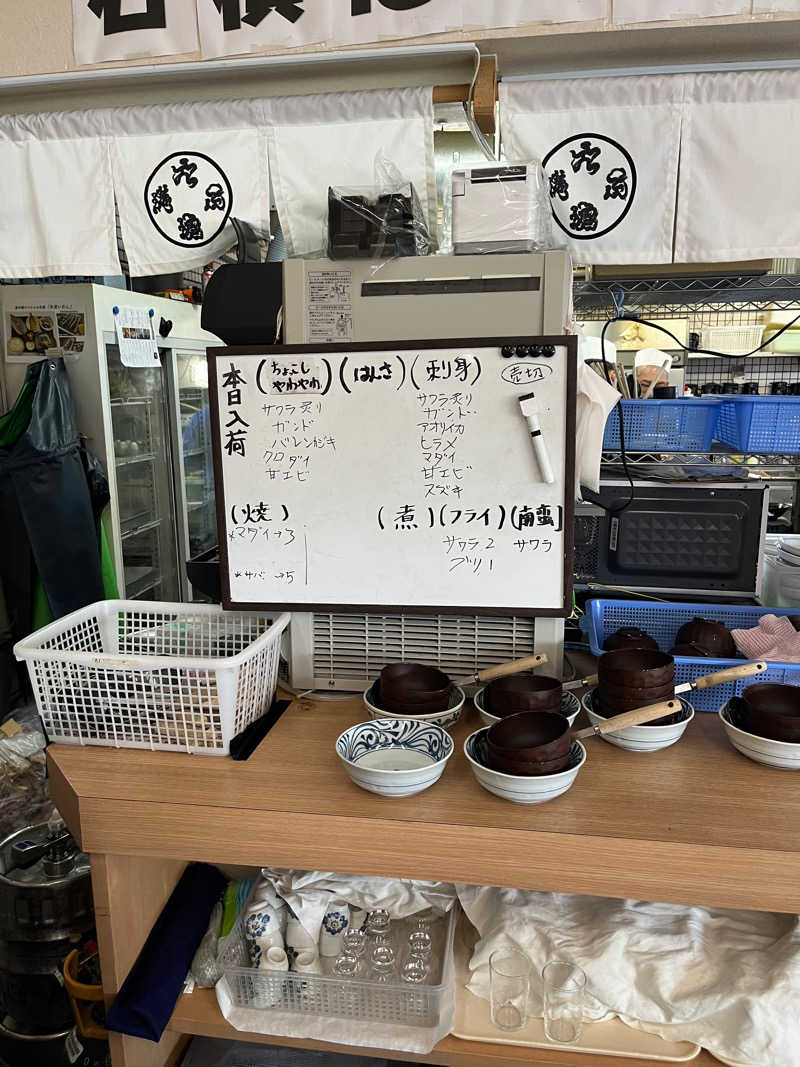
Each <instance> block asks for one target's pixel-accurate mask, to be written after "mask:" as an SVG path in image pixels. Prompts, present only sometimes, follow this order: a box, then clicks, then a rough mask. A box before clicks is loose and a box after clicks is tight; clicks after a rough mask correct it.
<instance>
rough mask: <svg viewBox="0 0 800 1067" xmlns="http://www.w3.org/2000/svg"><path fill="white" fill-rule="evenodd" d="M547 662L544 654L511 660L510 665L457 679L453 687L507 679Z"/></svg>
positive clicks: (502, 665)
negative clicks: (509, 676) (510, 675)
mask: <svg viewBox="0 0 800 1067" xmlns="http://www.w3.org/2000/svg"><path fill="white" fill-rule="evenodd" d="M547 662H549V661H548V659H547V656H546V655H545V654H544V653H543V652H534V654H533V655H532V656H525V658H524V659H514V660H510V661H509V662H508V663H500V664H498V665H497V666H496V667H487V668H486V670H485V671H478V672H477V673H476V674H468V675H467V677H466V678H459V679H457V680H456V681H455V682H453V685H458V686H463V685H474V684H475V683H480V682H491V681H494V679H495V678H506V677H508V675H509V674H521V673H522V672H523V671H530V670H532V669H533V668H534V667H541V666H542V664H543V663H547Z"/></svg>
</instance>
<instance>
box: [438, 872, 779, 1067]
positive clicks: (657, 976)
mask: <svg viewBox="0 0 800 1067" xmlns="http://www.w3.org/2000/svg"><path fill="white" fill-rule="evenodd" d="M457 889H458V895H459V898H460V900H461V904H462V906H463V908H464V910H465V912H466V913H467V916H468V917H469V919H470V921H471V922H472V923H473V925H474V926H475V927H476V928H477V930H478V932H479V933H480V935H481V940H480V941H479V942H478V944H477V945H476V947H475V953H474V955H473V957H472V961H471V963H470V969H471V971H472V978H471V980H470V983H469V986H468V988H469V989H470V990H471V992H473V993H474V994H475V995H476V996H479V997H483V998H484V999H488V997H489V956H490V955H491V953H492V952H493V951H495V950H496V949H509V948H515V949H521V950H522V951H523V952H526V953H527V954H528V956H529V957H530V960H531V962H532V964H533V970H534V981H533V983H532V990H531V1004H530V1010H531V1013H532V1014H533V1015H534V1016H539V1017H540V1016H541V1015H542V1001H541V997H542V990H541V980H540V979H539V978H538V976H539V975H540V974H541V971H542V968H543V967H544V965H545V964H546V963H547V962H548V961H549V960H552V959H562V960H568V961H570V962H572V963H574V964H577V965H578V966H579V967H581V968H582V969H583V970H584V971H585V972H586V975H587V990H588V991H589V996H588V998H587V1000H588V1005H587V1015H588V1017H589V1018H591V1019H602V1018H607V1017H609V1016H613V1015H619V1017H620V1018H621V1019H622V1020H623V1022H625V1023H627V1024H628V1025H630V1026H635V1027H637V1028H639V1029H641V1030H644V1031H646V1032H647V1033H653V1034H659V1035H660V1036H662V1037H664V1038H667V1039H668V1040H670V1041H693V1042H695V1043H697V1044H698V1045H702V1046H703V1047H704V1048H707V1049H708V1050H709V1051H710V1052H712V1053H714V1054H718V1055H721V1056H724V1057H726V1058H727V1059H730V1060H735V1061H737V1062H743V1063H750V1064H758V1065H759V1067H789V1065H790V1064H794V1063H796V1062H797V1049H798V1048H800V1015H798V1012H797V999H798V996H800V926H799V920H798V917H797V916H796V915H776V914H773V913H771V912H749V911H748V912H745V911H727V910H723V909H721V908H699V907H694V908H688V907H682V906H680V905H677V904H652V903H642V902H641V901H634V900H607V899H603V898H600V897H582V896H565V895H561V894H558V893H531V892H523V891H520V890H513V889H488V888H480V887H476V886H458V887H457Z"/></svg>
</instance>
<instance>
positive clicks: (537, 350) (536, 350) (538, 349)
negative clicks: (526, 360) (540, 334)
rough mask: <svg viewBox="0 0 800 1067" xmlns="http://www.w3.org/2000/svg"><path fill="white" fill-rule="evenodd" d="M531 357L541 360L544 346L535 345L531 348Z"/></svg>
mask: <svg viewBox="0 0 800 1067" xmlns="http://www.w3.org/2000/svg"><path fill="white" fill-rule="evenodd" d="M531 355H532V356H533V358H534V359H540V358H541V355H542V346H541V345H533V346H532V347H531Z"/></svg>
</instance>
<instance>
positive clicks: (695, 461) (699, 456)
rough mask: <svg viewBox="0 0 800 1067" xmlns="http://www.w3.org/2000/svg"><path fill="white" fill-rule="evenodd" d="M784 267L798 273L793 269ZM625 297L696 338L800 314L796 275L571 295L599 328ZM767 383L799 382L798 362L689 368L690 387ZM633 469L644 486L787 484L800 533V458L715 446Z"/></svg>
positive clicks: (769, 357) (580, 289)
mask: <svg viewBox="0 0 800 1067" xmlns="http://www.w3.org/2000/svg"><path fill="white" fill-rule="evenodd" d="M782 266H786V267H790V268H795V269H796V264H795V262H794V261H789V262H788V263H786V262H784V263H783V264H782ZM620 290H622V291H623V292H624V308H625V309H626V310H627V311H630V312H634V313H636V314H637V315H640V316H642V317H643V318H649V319H664V318H682V319H687V320H688V323H689V329H690V330H691V331H696V332H700V331H701V330H702V329H703V327H707V326H739V325H742V326H743V325H749V324H753V323H754V322H755V321H756V320H757V318H758V317H759V316H761V315H762V313H763V312H765V311H770V310H772V311H784V312H787V311H788V312H795V313H796V314H800V273H792V272H791V271H790V270H786V271H783V272H781V273H774V274H758V275H738V276H730V275H704V276H699V277H685V278H674V277H668V278H658V277H652V278H621V279H618V280H613V279H608V280H606V279H602V280H599V279H592V278H587V279H585V280H576V281H575V283H574V287H573V293H574V301H575V314H576V317H577V318H579V319H584V320H587V319H591V320H595V321H601V320H603V319H605V318H606V317H607V316H608V314H609V313H610V311H611V310H612V309H613V307H614V300H613V299H612V293H615V294H619V292H620ZM745 366H746V367H747V375H748V377H750V376H752V377H753V378H757V379H758V380H759V381H760V382H762V383H766V382H767V381H771V380H773V379H782V378H786V379H787V380H790V381H791V380H794V381H800V358H798V357H797V356H786V355H781V354H778V353H771V352H770V353H765V354H764V356H763V357H760V358H759V359H758V360H757V361H754V362H752V363H749V364H748V363H747V361H746V359H745V357H742V358H741V359H737V360H724V361H723V360H721V359H715V358H713V357H710V358H704V357H696V358H692V357H691V354H690V359H689V360H687V377H688V378H689V379H690V380H691V381H695V379H696V380H697V381H698V382H702V381H715V380H721V381H726V380H731V378H732V376H733V375H734V374H741V373H743V371H744V369H745ZM626 459H627V462H628V466H629V468H630V469H631V470H632V471H633V470H635V472H636V474H637V475H638V476H639V477H641V478H648V477H649V478H655V479H669V480H673V479H675V478H688V479H691V478H695V477H699V476H705V477H713V476H715V474H716V471H717V470H718V471H719V476H721V477H733V478H748V479H749V478H763V479H765V480H767V481H770V482H771V483H773V484H774V485H777V483H783V484H784V485H786V484H787V483H788V484H789V485H790V486H791V494H792V497H793V499H794V505H793V507H792V517H793V526H794V528H795V529H796V530H797V531H800V455H787V454H779V455H764V454H752V455H742V454H740V453H735V452H734V451H733V450H732V449H729V450H726V448H725V446H724V445H720V444H718V443H715V445H714V448H713V450H712V451H711V452H701V453H687V452H675V453H669V452H626ZM621 465H622V456H621V454H620V453H619V452H604V453H603V467H604V469H605V470H606V472H607V473H610V472H611V471H612V470H613V472H614V474H617V473H618V472H619V471H620V470H621Z"/></svg>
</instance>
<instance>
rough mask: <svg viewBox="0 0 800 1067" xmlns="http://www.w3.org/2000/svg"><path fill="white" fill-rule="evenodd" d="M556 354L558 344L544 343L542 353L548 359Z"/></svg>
mask: <svg viewBox="0 0 800 1067" xmlns="http://www.w3.org/2000/svg"><path fill="white" fill-rule="evenodd" d="M555 354H556V346H555V345H542V355H543V356H544V357H545V358H546V359H552V358H553V356H554V355H555Z"/></svg>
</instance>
